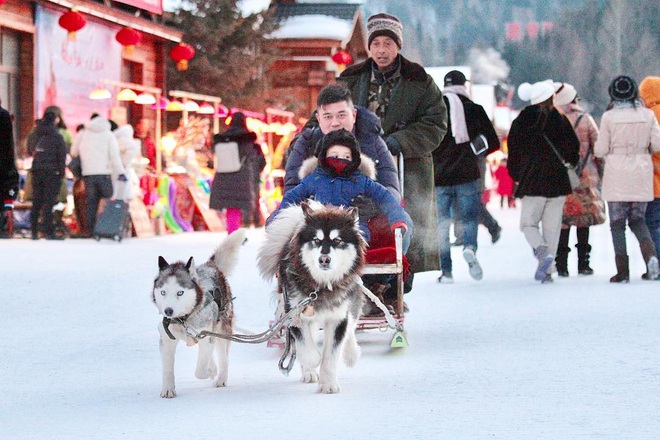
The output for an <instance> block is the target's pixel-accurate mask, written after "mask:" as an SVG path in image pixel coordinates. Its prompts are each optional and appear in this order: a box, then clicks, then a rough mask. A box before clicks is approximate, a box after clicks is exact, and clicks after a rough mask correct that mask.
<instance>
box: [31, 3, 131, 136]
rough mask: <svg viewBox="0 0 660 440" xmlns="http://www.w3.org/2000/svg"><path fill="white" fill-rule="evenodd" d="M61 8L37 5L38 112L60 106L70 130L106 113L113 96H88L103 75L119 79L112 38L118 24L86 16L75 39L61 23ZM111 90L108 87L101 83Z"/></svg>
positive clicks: (117, 50) (117, 53)
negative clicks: (71, 38) (108, 25)
mask: <svg viewBox="0 0 660 440" xmlns="http://www.w3.org/2000/svg"><path fill="white" fill-rule="evenodd" d="M61 15H62V13H61V12H57V11H53V10H51V9H47V8H44V7H42V6H40V5H37V10H36V20H35V27H36V40H37V45H36V46H37V49H36V56H35V57H36V75H35V76H36V91H35V93H36V106H35V110H36V113H37V114H36V117H37V118H39V117H41V116H42V115H43V112H44V109H45V108H46V107H48V106H49V105H57V106H58V107H60V108H61V109H62V112H63V115H62V116H63V119H64V121H65V122H66V124H67V126H68V127H69V129H70V130H71V131H72V132H75V128H76V126H77V125H78V124H83V123H85V122H87V121H89V118H90V116H91V114H92V113H94V112H96V113H98V114H100V115H101V116H104V117H109V116H110V109H111V107H112V105H113V103H114V99H113V98H114V96H113V98H112V99H105V100H91V99H89V94H90V92H91V91H92V90H94V89H97V88H98V87H99V86H100V85H101V81H102V80H112V81H119V80H120V77H121V50H122V47H121V45H120V44H119V43H118V42H117V41H115V38H114V36H115V33H116V31H117V29H116V28H110V27H106V26H103V25H101V24H99V23H96V22H93V21H91V20H89V18H88V17H87V18H88V20H87V24H86V25H85V27H84V28H82V29H81V30H80V31H78V32H77V35H76V39H75V41H70V39H69V38H67V31H66V30H65V29H63V28H61V27H60V26H59V24H58V23H57V20H59V18H60V16H61ZM105 87H107V88H108V89H109V90H110V91H113V89H112V87H109V86H105Z"/></svg>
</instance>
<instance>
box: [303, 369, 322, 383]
mask: <svg viewBox="0 0 660 440" xmlns="http://www.w3.org/2000/svg"><path fill="white" fill-rule="evenodd" d="M302 381H303V382H305V383H316V382H318V381H319V373H317V372H316V371H314V370H308V371H303V374H302Z"/></svg>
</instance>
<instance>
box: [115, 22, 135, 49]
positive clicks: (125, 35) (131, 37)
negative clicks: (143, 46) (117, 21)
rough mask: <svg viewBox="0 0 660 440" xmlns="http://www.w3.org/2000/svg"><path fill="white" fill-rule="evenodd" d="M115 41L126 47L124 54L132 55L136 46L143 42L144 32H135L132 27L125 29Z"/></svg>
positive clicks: (120, 31)
mask: <svg viewBox="0 0 660 440" xmlns="http://www.w3.org/2000/svg"><path fill="white" fill-rule="evenodd" d="M115 40H117V41H118V42H119V44H121V45H122V46H124V54H126V55H131V54H132V53H133V49H134V48H135V46H137V45H138V44H140V41H142V32H140V31H138V30H135V29H133V28H131V27H124V28H121V29H120V30H119V32H117V35H115Z"/></svg>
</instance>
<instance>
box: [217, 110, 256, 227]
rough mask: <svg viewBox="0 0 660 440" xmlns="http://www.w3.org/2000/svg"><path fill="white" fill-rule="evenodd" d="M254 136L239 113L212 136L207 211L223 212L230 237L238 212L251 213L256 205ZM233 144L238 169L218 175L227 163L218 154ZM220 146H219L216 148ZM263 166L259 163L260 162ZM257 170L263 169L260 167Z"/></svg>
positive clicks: (237, 222)
mask: <svg viewBox="0 0 660 440" xmlns="http://www.w3.org/2000/svg"><path fill="white" fill-rule="evenodd" d="M256 140H257V135H256V134H255V133H254V132H251V131H249V130H248V128H247V125H246V121H245V115H244V114H243V113H241V112H238V113H235V114H234V115H232V120H231V124H230V126H229V129H228V130H227V131H225V132H224V133H219V134H216V135H215V136H213V144H214V150H215V163H216V166H215V168H216V173H215V177H214V178H213V184H212V186H211V200H210V204H209V206H210V207H211V209H216V210H223V209H227V233H228V234H230V233H232V232H233V231H235V230H236V229H238V228H240V227H241V225H242V213H241V210H243V211H246V212H252V210H253V209H254V207H255V203H256V194H257V191H256V188H255V185H256V179H255V173H257V169H259V168H260V167H259V166H257V165H256V164H259V165H261V163H260V162H261V161H260V160H259V159H260V158H259V157H258V154H257V149H256V147H258V145H257V144H256V143H255V141H256ZM234 142H235V143H236V144H237V146H238V156H239V158H240V169H238V171H233V172H222V171H220V170H221V169H222V162H223V161H224V160H228V158H227V157H222V156H221V154H222V153H219V151H220V150H222V151H226V150H225V149H224V148H221V147H226V146H227V145H228V144H231V143H234ZM219 144H222V145H219ZM262 163H263V162H262ZM260 169H263V167H261V168H260Z"/></svg>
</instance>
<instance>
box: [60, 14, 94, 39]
mask: <svg viewBox="0 0 660 440" xmlns="http://www.w3.org/2000/svg"><path fill="white" fill-rule="evenodd" d="M58 24H59V25H60V26H61V27H63V28H64V29H66V31H67V40H68V41H76V32H78V31H79V30H80V29H82V28H84V27H85V25H86V24H87V20H86V19H85V17H84V16H83V15H82V14H81V13H80V12H78V10H77V9H76V8H71V10H70V11H69V12H66V13H65V14H63V15H62V16H61V17H60V19H59V20H58Z"/></svg>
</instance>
